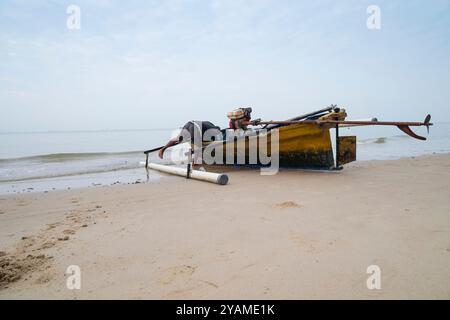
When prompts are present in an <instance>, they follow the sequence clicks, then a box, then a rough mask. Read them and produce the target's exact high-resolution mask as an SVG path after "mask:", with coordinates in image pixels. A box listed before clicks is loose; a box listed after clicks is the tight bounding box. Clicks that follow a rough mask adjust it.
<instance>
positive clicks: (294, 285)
mask: <svg viewBox="0 0 450 320" xmlns="http://www.w3.org/2000/svg"><path fill="white" fill-rule="evenodd" d="M229 177H230V183H229V184H228V185H227V186H217V185H213V184H209V183H204V182H198V181H192V180H186V179H183V178H178V177H167V178H166V179H162V180H161V181H159V182H155V183H149V184H136V185H127V186H110V187H96V188H85V189H76V190H67V191H54V192H48V193H37V192H36V193H28V194H21V195H7V196H0V251H1V252H0V268H1V269H0V279H1V280H0V299H12V298H19V299H25V298H31V299H95V298H102V299H103V298H105V299H110V298H119V299H123V298H132V299H135V298H136V299H141V298H142V299H184V298H193V299H197V298H198V299H216V298H218V299H222V298H223V299H319V298H325V299H399V298H406V299H416V298H424V299H435V298H436V299H449V298H450V268H449V266H450V218H449V213H450V210H449V209H450V155H449V154H444V155H433V156H423V157H418V158H405V159H401V160H392V161H368V162H356V163H353V164H351V165H348V166H346V168H345V169H344V170H343V171H341V172H312V171H288V170H286V171H281V172H280V173H279V174H277V175H274V176H261V175H260V174H259V171H252V170H240V171H233V172H230V173H229ZM69 265H77V266H79V267H80V270H81V289H79V290H69V289H68V288H67V287H66V279H67V275H65V272H66V269H67V267H68V266H69ZM370 265H377V266H379V267H380V270H381V289H380V290H376V289H375V290H369V289H368V288H367V286H366V280H367V278H368V277H369V274H367V273H366V270H367V267H368V266H370Z"/></svg>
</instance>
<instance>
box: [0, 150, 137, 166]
mask: <svg viewBox="0 0 450 320" xmlns="http://www.w3.org/2000/svg"><path fill="white" fill-rule="evenodd" d="M141 153H142V151H125V152H85V153H83V152H82V153H50V154H42V155H35V156H27V157H19V158H4V159H0V163H5V162H16V161H41V162H62V161H73V160H83V159H89V158H103V157H116V156H131V155H137V154H141Z"/></svg>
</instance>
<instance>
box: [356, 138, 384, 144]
mask: <svg viewBox="0 0 450 320" xmlns="http://www.w3.org/2000/svg"><path fill="white" fill-rule="evenodd" d="M387 140H389V138H387V137H379V138H372V139H365V140H360V141H359V143H360V144H372V143H375V144H382V143H386V141H387Z"/></svg>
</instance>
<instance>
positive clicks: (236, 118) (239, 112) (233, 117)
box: [227, 107, 261, 130]
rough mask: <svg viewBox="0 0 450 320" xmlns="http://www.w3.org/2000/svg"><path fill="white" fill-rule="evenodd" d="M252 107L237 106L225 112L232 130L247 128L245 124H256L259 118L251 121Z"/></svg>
mask: <svg viewBox="0 0 450 320" xmlns="http://www.w3.org/2000/svg"><path fill="white" fill-rule="evenodd" d="M251 114H252V108H250V107H248V108H237V109H234V110H233V111H230V112H228V113H227V117H228V119H230V122H229V128H230V129H233V130H237V129H242V130H247V126H248V125H249V124H251V125H257V124H258V122H259V121H261V119H257V120H253V121H251V118H252V117H251Z"/></svg>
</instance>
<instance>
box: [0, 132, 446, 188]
mask: <svg viewBox="0 0 450 320" xmlns="http://www.w3.org/2000/svg"><path fill="white" fill-rule="evenodd" d="M413 130H414V131H415V132H417V133H418V134H420V135H425V136H427V138H428V140H427V141H419V140H416V139H413V138H411V137H409V136H407V135H405V134H404V133H402V132H401V131H399V130H398V129H397V128H395V127H383V126H379V127H375V126H372V127H357V128H342V129H341V130H340V134H341V135H357V136H358V146H357V149H358V150H357V155H358V156H357V157H358V160H359V161H365V160H385V159H398V158H401V157H411V156H419V155H425V154H433V153H448V152H450V123H437V124H435V125H434V126H433V127H431V129H430V134H427V132H426V129H425V128H422V127H420V128H413ZM332 131H333V130H332ZM332 133H334V132H332ZM173 134H174V130H120V131H114V130H111V131H70V132H29V133H0V194H7V193H17V192H33V191H51V190H53V189H67V188H76V187H85V186H100V185H110V184H118V183H121V184H126V183H136V182H137V183H139V182H145V181H147V179H148V180H156V179H160V178H161V175H159V174H157V173H151V175H150V176H147V173H146V171H145V170H144V169H143V168H142V165H140V164H139V163H140V162H141V161H144V160H145V158H144V154H143V153H142V151H143V150H146V149H151V148H154V147H158V146H160V145H163V144H164V143H165V142H166V141H167V140H168V139H169V138H170V137H171V136H172V135H173ZM151 161H156V162H161V160H159V158H157V157H156V154H152V156H151Z"/></svg>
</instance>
